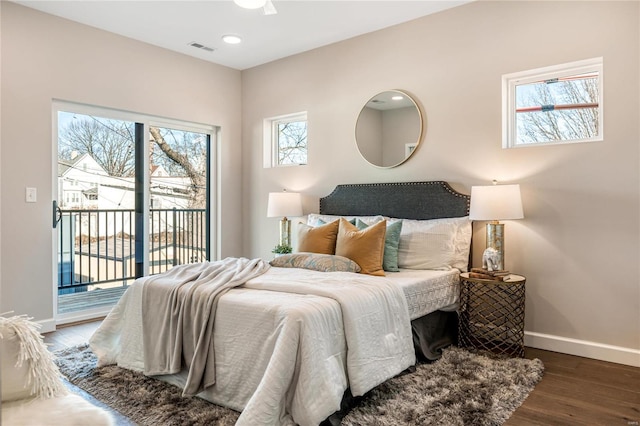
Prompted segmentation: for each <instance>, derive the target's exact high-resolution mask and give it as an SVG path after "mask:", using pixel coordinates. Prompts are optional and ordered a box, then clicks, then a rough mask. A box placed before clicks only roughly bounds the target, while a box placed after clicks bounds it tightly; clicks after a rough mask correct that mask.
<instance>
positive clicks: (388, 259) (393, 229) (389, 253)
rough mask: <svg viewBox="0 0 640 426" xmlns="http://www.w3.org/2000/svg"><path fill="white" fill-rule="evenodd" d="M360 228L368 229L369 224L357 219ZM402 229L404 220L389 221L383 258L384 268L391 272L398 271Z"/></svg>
mask: <svg viewBox="0 0 640 426" xmlns="http://www.w3.org/2000/svg"><path fill="white" fill-rule="evenodd" d="M356 226H357V227H358V229H366V228H367V227H368V226H369V225H367V224H366V223H364V222H363V221H361V220H360V219H356ZM400 231H402V220H396V221H395V222H393V223H390V222H387V232H386V236H385V238H384V256H383V259H382V269H384V270H385V271H389V272H398V271H399V270H400V268H398V245H399V244H400Z"/></svg>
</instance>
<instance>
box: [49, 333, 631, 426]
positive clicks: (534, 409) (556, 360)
mask: <svg viewBox="0 0 640 426" xmlns="http://www.w3.org/2000/svg"><path fill="white" fill-rule="evenodd" d="M99 325H100V321H92V322H85V323H80V324H74V325H71V326H65V327H62V328H59V329H58V330H57V331H55V332H53V333H48V334H45V342H46V343H48V344H49V345H50V348H51V350H53V351H56V350H59V349H64V348H67V347H71V346H75V345H79V344H82V343H85V342H87V341H88V340H89V337H90V336H91V334H93V332H94V330H95V329H96V328H97V327H98V326H99ZM526 357H527V358H539V359H540V360H542V362H543V363H544V365H545V373H544V377H543V379H542V381H541V382H540V383H538V385H537V386H536V388H535V389H534V390H533V392H532V393H531V394H530V395H529V397H528V398H527V399H526V400H525V402H524V404H522V406H520V407H519V408H518V409H517V410H516V412H515V413H514V414H513V416H511V418H510V419H509V420H508V421H507V422H506V423H505V425H507V426H519V425H526V426H534V425H541V426H542V425H545V426H547V425H589V426H591V425H603V426H617V425H620V426H640V368H636V367H629V366H626V365H621V364H613V363H610V362H604V361H597V360H593V359H589V358H581V357H577V356H572V355H565V354H560V353H557V352H549V351H543V350H540V349H532V348H527V349H526Z"/></svg>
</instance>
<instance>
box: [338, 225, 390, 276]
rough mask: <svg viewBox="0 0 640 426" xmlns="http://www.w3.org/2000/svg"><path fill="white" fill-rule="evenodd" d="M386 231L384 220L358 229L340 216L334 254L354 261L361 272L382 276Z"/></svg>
mask: <svg viewBox="0 0 640 426" xmlns="http://www.w3.org/2000/svg"><path fill="white" fill-rule="evenodd" d="M386 231H387V223H386V221H382V222H378V223H376V224H375V225H371V226H369V227H368V228H366V229H363V230H359V229H358V228H357V227H356V226H354V225H352V224H350V223H349V222H348V221H347V220H346V219H344V218H341V219H340V227H339V230H338V240H337V242H336V254H337V255H338V256H344V257H348V258H349V259H351V260H353V261H354V262H356V263H357V264H358V265H360V268H361V270H360V272H361V273H363V274H369V275H379V276H384V270H383V269H382V259H383V256H384V239H385V234H386Z"/></svg>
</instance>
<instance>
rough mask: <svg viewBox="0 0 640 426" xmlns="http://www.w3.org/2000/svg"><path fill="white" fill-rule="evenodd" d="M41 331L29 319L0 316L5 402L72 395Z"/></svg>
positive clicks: (24, 316)
mask: <svg viewBox="0 0 640 426" xmlns="http://www.w3.org/2000/svg"><path fill="white" fill-rule="evenodd" d="M39 328H40V324H37V323H35V322H33V321H31V318H29V317H27V316H26V315H19V316H13V317H10V318H4V317H2V316H0V350H1V351H0V355H1V356H2V365H1V367H2V371H1V372H0V373H1V374H2V378H3V380H2V389H1V392H2V400H3V401H11V400H16V399H21V398H25V397H36V398H54V397H57V396H63V395H66V394H67V392H68V391H67V389H66V388H65V386H64V383H62V381H61V380H60V378H61V375H60V371H59V370H58V367H57V366H56V364H55V363H54V355H53V354H52V353H51V352H50V351H49V350H48V349H47V346H46V345H45V343H44V341H43V337H42V335H41V334H40V333H39V332H38V329H39Z"/></svg>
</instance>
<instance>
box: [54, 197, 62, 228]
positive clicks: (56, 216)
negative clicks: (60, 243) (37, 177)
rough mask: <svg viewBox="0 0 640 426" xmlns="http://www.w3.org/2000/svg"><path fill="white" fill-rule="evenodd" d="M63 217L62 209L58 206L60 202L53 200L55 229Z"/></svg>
mask: <svg viewBox="0 0 640 426" xmlns="http://www.w3.org/2000/svg"><path fill="white" fill-rule="evenodd" d="M61 219H62V210H60V207H58V202H57V201H56V200H53V228H54V229H55V228H56V227H57V226H58V223H60V220H61Z"/></svg>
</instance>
